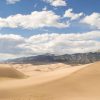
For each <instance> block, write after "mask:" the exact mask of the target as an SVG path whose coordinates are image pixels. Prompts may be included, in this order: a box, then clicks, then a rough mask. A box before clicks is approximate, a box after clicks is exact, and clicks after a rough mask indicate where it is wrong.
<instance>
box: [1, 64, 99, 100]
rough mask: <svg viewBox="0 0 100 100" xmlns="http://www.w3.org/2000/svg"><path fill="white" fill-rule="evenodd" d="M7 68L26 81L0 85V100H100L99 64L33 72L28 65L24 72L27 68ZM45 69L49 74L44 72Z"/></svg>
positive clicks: (13, 81) (51, 67) (8, 81)
mask: <svg viewBox="0 0 100 100" xmlns="http://www.w3.org/2000/svg"><path fill="white" fill-rule="evenodd" d="M8 66H12V67H14V68H16V69H17V70H18V71H20V72H21V73H24V74H26V75H28V76H29V77H28V78H24V79H14V80H6V81H0V100H100V62H96V63H93V64H89V65H80V66H69V65H66V64H61V63H58V64H50V65H40V66H37V67H36V66H35V68H33V65H27V68H26V69H27V70H25V66H26V65H23V67H21V66H22V65H19V64H18V65H8ZM41 66H42V67H41ZM43 66H44V67H43ZM46 66H47V67H48V68H47V69H48V70H47V69H46V70H44V69H45V68H46ZM53 66H56V67H53ZM58 66H59V67H58ZM36 68H39V69H38V70H36ZM29 69H30V70H29ZM32 73H35V74H32Z"/></svg>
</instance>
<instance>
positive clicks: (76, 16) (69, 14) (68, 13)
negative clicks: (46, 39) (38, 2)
mask: <svg viewBox="0 0 100 100" xmlns="http://www.w3.org/2000/svg"><path fill="white" fill-rule="evenodd" d="M81 16H83V13H82V12H81V13H79V14H77V13H74V12H73V9H68V10H66V11H65V14H64V17H68V18H70V19H71V20H76V19H79V18H80V17H81Z"/></svg>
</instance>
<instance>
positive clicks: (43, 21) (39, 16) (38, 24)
mask: <svg viewBox="0 0 100 100" xmlns="http://www.w3.org/2000/svg"><path fill="white" fill-rule="evenodd" d="M60 19H61V17H60V16H59V15H56V14H55V13H54V12H52V11H40V12H39V11H34V12H32V13H31V14H29V15H22V14H17V15H13V16H9V17H7V18H0V27H1V28H3V27H9V28H18V27H22V28H25V29H34V28H42V27H57V28H63V27H68V26H69V24H65V23H61V22H59V21H60Z"/></svg>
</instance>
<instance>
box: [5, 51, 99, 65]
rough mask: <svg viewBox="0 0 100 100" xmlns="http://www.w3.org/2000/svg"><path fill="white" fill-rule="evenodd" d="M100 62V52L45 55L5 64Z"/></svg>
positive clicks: (19, 59) (18, 59)
mask: <svg viewBox="0 0 100 100" xmlns="http://www.w3.org/2000/svg"><path fill="white" fill-rule="evenodd" d="M96 61H100V52H94V53H92V52H89V53H76V54H64V55H54V54H43V55H37V56H30V57H21V58H16V59H9V60H6V61H5V63H19V64H48V63H58V62H59V63H66V64H88V63H93V62H96Z"/></svg>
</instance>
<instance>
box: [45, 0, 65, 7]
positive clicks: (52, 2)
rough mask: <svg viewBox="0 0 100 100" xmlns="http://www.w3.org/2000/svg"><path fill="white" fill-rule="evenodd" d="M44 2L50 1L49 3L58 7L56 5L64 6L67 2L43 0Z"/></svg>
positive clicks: (63, 0) (62, 0)
mask: <svg viewBox="0 0 100 100" xmlns="http://www.w3.org/2000/svg"><path fill="white" fill-rule="evenodd" d="M43 1H44V2H47V3H50V5H52V6H54V7H58V6H66V5H67V3H66V1H65V0H43Z"/></svg>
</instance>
